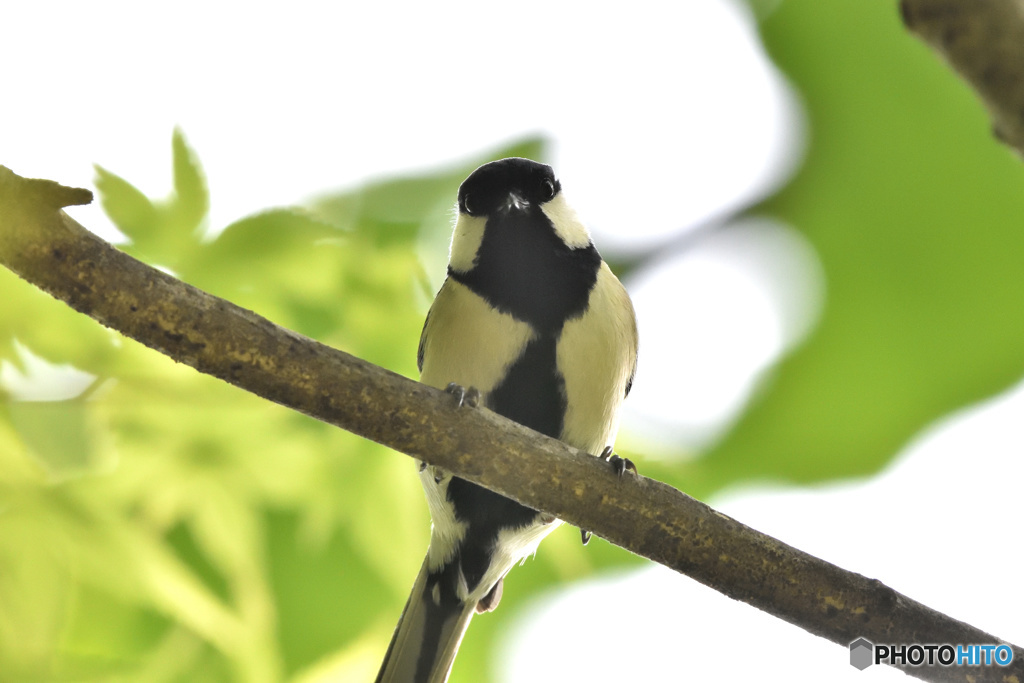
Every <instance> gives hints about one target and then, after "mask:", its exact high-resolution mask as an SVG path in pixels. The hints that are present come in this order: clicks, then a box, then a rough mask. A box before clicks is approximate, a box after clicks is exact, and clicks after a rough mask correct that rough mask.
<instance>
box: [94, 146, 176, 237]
mask: <svg viewBox="0 0 1024 683" xmlns="http://www.w3.org/2000/svg"><path fill="white" fill-rule="evenodd" d="M94 168H95V169H96V189H97V190H98V191H99V194H100V205H101V206H103V210H104V211H105V212H106V214H107V216H109V217H110V220H111V221H113V222H114V225H116V226H117V229H118V230H120V231H121V232H123V233H124V234H125V237H127V238H128V239H130V240H131V241H132V242H133V243H135V244H137V245H146V244H149V243H151V242H152V241H153V235H152V233H153V231H154V230H156V229H157V228H158V227H159V222H160V221H159V211H158V210H157V208H156V206H154V205H153V202H152V201H150V199H149V197H147V196H146V195H144V194H143V193H142V192H141V191H140V190H139V189H138V188H136V187H135V186H134V185H132V184H131V183H129V182H128V181H127V180H125V179H124V178H122V177H121V176H119V175H115V174H114V173H111V172H110V171H108V170H107V169H105V168H103V167H102V166H100V165H99V164H96V165H95V166H94Z"/></svg>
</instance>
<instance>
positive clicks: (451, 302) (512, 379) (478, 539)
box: [377, 158, 637, 683]
mask: <svg viewBox="0 0 1024 683" xmlns="http://www.w3.org/2000/svg"><path fill="white" fill-rule="evenodd" d="M636 358H637V328H636V317H635V315H634V313H633V305H632V303H631V302H630V300H629V295H628V294H627V293H626V290H625V288H624V287H623V286H622V284H621V283H620V282H619V280H618V279H617V278H616V277H615V275H614V274H612V271H611V270H610V269H609V268H608V266H607V264H605V262H604V261H603V260H602V259H601V256H600V254H598V252H597V249H595V248H594V244H593V242H592V241H591V239H590V235H589V233H588V232H587V230H586V228H585V227H584V226H583V224H582V223H581V222H580V220H579V218H578V217H577V215H576V213H575V211H573V210H572V209H571V208H570V207H569V205H568V204H567V203H566V201H565V196H564V195H563V194H562V186H561V184H560V183H559V181H558V180H557V179H556V178H555V175H554V172H553V171H552V169H551V167H550V166H546V165H544V164H540V163H537V162H534V161H530V160H527V159H518V158H513V159H502V160H500V161H494V162H491V163H488V164H484V165H483V166H481V167H480V168H478V169H476V170H475V171H474V172H473V173H472V174H470V176H469V177H468V178H467V179H466V180H465V181H464V182H463V183H462V185H461V186H460V187H459V194H458V218H457V219H456V222H455V230H454V234H453V236H452V242H451V250H450V258H449V263H448V277H447V279H446V280H445V282H444V284H443V285H442V287H441V289H440V291H439V292H438V293H437V297H436V298H435V299H434V303H433V305H432V306H431V307H430V311H429V312H428V313H427V318H426V321H425V322H424V325H423V332H422V334H421V336H420V343H419V352H418V365H419V369H420V379H421V381H422V382H424V383H426V384H428V385H431V386H434V387H437V388H447V389H449V391H453V392H455V393H457V394H458V395H459V402H460V403H461V402H462V400H463V399H464V398H465V399H468V401H469V402H470V403H479V404H480V405H483V406H485V407H487V408H489V409H490V410H493V411H495V412H496V413H499V414H501V415H504V416H505V417H507V418H509V419H511V420H515V421H516V422H519V423H520V424H523V425H525V426H527V427H530V428H532V429H535V430H537V431H538V432H541V433H543V434H547V435H548V436H551V437H554V438H557V439H561V440H562V441H564V442H565V443H567V444H569V445H571V446H575V447H576V448H578V449H580V450H582V451H585V452H588V453H592V454H602V455H603V457H605V458H609V456H610V454H611V445H612V442H613V441H614V439H615V434H616V431H617V430H618V423H619V407H620V406H621V405H622V401H623V399H624V398H625V397H626V395H627V394H628V393H629V389H630V386H631V385H632V382H633V375H634V373H635V371H636ZM467 392H468V393H467ZM615 462H617V463H619V472H620V473H621V467H622V463H624V462H625V461H623V460H621V459H618V458H617V457H616V458H615ZM419 470H420V479H421V481H422V483H423V489H424V491H425V492H426V497H427V505H428V507H429V508H430V516H431V521H432V527H431V534H430V546H429V548H428V550H427V557H426V559H425V560H424V562H423V567H422V568H421V569H420V573H419V575H418V577H417V578H416V584H415V585H414V586H413V589H412V594H411V595H410V597H409V601H408V602H407V603H406V606H405V610H404V612H403V613H402V616H401V619H400V620H399V623H398V626H397V628H396V629H395V634H394V636H393V637H392V639H391V644H390V645H389V647H388V651H387V654H386V655H385V658H384V663H383V664H382V665H381V669H380V673H379V674H378V676H377V681H378V683H382V682H384V681H388V682H392V683H394V682H400V683H428V682H429V683H443V682H444V681H446V680H447V679H448V674H449V673H450V671H451V667H452V663H453V662H454V659H455V654H456V652H457V651H458V648H459V643H460V642H461V641H462V636H463V634H464V633H465V631H466V628H467V626H468V625H469V620H470V619H471V618H472V616H473V614H474V613H476V612H489V611H491V610H493V609H494V608H495V607H497V605H498V601H499V600H500V598H501V592H502V579H503V578H504V576H505V574H506V573H507V572H508V571H509V569H511V568H512V566H513V565H515V564H516V563H520V562H522V561H524V560H525V559H526V558H527V557H528V556H529V555H531V554H533V553H534V552H535V551H536V549H537V545H538V544H539V543H540V542H541V540H543V539H544V537H545V536H547V535H548V534H549V533H551V532H552V531H553V530H554V529H555V528H556V527H557V526H558V525H559V524H561V520H558V519H556V518H554V517H553V516H552V515H547V514H544V513H541V512H538V511H537V510H534V509H531V508H529V507H526V506H523V505H520V504H519V503H517V502H515V501H513V500H510V499H508V498H505V497H503V496H501V495H499V494H497V493H493V492H491V491H489V490H487V489H484V488H482V487H480V486H477V485H476V484H473V483H470V482H468V481H465V480H464V479H460V478H459V477H455V476H452V475H451V474H450V473H448V472H445V471H444V470H442V469H440V468H438V467H434V466H431V465H427V464H426V463H420V467H419ZM588 537H589V536H588V534H587V532H584V541H586V540H587V538H588Z"/></svg>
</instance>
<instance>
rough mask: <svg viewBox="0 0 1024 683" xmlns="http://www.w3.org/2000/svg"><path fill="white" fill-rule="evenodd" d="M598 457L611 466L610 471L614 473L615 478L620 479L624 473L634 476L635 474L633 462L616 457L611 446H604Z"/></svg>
mask: <svg viewBox="0 0 1024 683" xmlns="http://www.w3.org/2000/svg"><path fill="white" fill-rule="evenodd" d="M598 457H599V458H601V459H602V460H604V461H605V462H607V463H609V464H611V466H612V471H614V472H615V474H616V476H619V477H621V476H622V475H623V474H625V473H626V472H632V473H633V474H634V475H635V474H637V471H636V465H634V464H633V461H632V460H630V459H629V458H620V457H619V456H617V455H616V454H615V452H614V451H613V450H612V447H611V446H605V447H604V450H603V451H601V455H599V456H598Z"/></svg>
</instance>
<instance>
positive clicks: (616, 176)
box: [0, 0, 1024, 682]
mask: <svg viewBox="0 0 1024 683" xmlns="http://www.w3.org/2000/svg"><path fill="white" fill-rule="evenodd" d="M595 7H596V6H595V5H593V4H588V5H585V4H583V3H558V4H556V3H550V2H544V1H536V2H534V1H532V0H525V1H522V2H518V3H515V4H514V5H491V4H488V3H480V2H464V3H457V2H436V3H418V4H413V3H408V4H393V3H368V2H361V3H341V2H332V3H327V2H324V3H289V4H288V6H287V9H285V7H284V6H283V5H280V4H275V5H269V4H268V5H260V4H247V5H242V4H238V5H232V4H221V5H213V4H211V3H206V2H204V3H188V2H178V3H173V4H172V3H159V4H157V3H128V2H124V3H102V2H101V3H66V4H61V5H60V11H59V12H57V11H54V8H53V6H52V5H50V4H46V3H17V4H16V5H12V6H10V7H5V8H4V10H3V16H2V18H0V64H3V65H4V69H3V80H2V83H3V87H2V89H0V97H3V101H2V102H0V105H2V106H0V163H3V164H4V165H6V166H8V167H9V168H11V169H12V170H14V171H15V172H17V173H19V174H21V175H25V176H38V177H46V178H53V179H57V180H59V181H61V182H62V183H64V184H66V185H75V186H90V185H91V183H92V179H93V171H92V166H91V165H92V164H93V163H99V164H101V165H103V166H104V167H106V168H108V169H110V170H112V171H114V172H115V173H118V174H120V175H123V176H124V177H126V178H128V179H130V180H131V181H132V182H134V183H136V184H137V185H138V186H140V187H141V188H142V189H143V191H145V192H147V193H148V194H151V195H152V194H156V195H160V194H163V193H165V192H166V191H168V189H169V177H168V176H169V172H168V169H169V140H170V132H171V129H172V127H173V126H175V125H180V126H181V127H182V128H183V130H184V131H185V133H186V135H187V136H188V138H189V140H190V142H191V143H192V145H193V146H194V147H195V148H196V149H197V150H198V152H199V154H200V157H201V159H202V161H203V164H204V166H205V169H206V173H207V176H208V179H209V184H210V186H211V190H212V202H213V203H212V218H211V223H212V226H213V227H214V228H217V227H223V226H224V225H226V224H227V223H228V222H230V221H232V220H234V219H237V218H239V217H241V216H243V215H245V214H247V213H251V212H254V211H257V210H260V209H265V208H267V207H270V206H275V205H282V204H289V203H294V202H297V201H300V200H302V199H303V198H305V197H307V196H309V195H311V194H314V193H316V192H317V191H320V190H324V189H333V188H337V187H339V186H346V185H354V184H357V183H359V182H361V181H363V180H365V179H367V178H371V177H379V176H384V175H388V174H392V173H397V172H405V171H409V170H412V169H428V168H431V167H435V166H437V165H439V164H444V163H447V162H455V161H461V160H464V159H465V158H467V157H470V156H473V155H477V154H479V153H481V152H482V151H484V150H487V149H493V148H494V147H496V146H497V145H499V144H501V143H504V142H508V141H511V140H514V139H517V138H519V137H521V136H524V135H529V134H536V133H542V134H544V135H545V136H547V137H548V138H549V139H551V140H553V141H554V143H555V147H554V159H553V161H554V164H555V167H556V171H557V172H558V173H559V175H560V177H561V179H562V182H563V187H564V188H565V191H566V193H567V195H568V196H569V198H570V199H571V200H572V202H573V203H574V205H575V206H576V208H577V209H578V210H579V212H580V213H581V214H582V215H583V217H584V218H585V220H587V222H588V223H589V224H590V225H591V226H592V228H593V229H594V232H595V239H596V241H597V243H598V246H599V247H601V246H602V245H604V246H605V247H630V246H637V245H638V244H651V243H654V241H655V240H657V239H658V238H659V236H667V235H671V234H675V233H676V232H677V231H678V230H680V229H681V228H684V227H686V226H690V225H694V224H697V223H699V222H701V221H707V220H713V219H715V218H716V217H720V216H723V215H725V214H727V213H728V212H729V210H730V209H732V208H735V207H737V206H741V205H742V204H744V203H745V202H748V201H750V200H751V199H752V198H756V197H758V196H761V195H763V194H764V193H766V192H769V191H770V190H771V188H772V187H774V186H776V185H777V184H779V183H781V182H783V181H784V180H785V177H786V174H787V173H788V172H789V171H790V170H791V169H792V167H793V165H794V164H795V163H797V162H798V160H799V154H800V140H801V136H802V125H803V124H802V119H801V114H800V110H799V106H798V104H797V103H796V102H797V100H796V98H795V97H794V95H793V94H792V93H791V92H790V91H789V90H788V88H787V86H786V85H785V83H784V82H783V79H782V78H781V77H780V76H779V74H778V73H777V72H776V71H775V70H774V68H773V67H772V66H771V65H770V64H769V63H768V62H767V61H766V59H765V57H764V56H763V53H762V51H761V48H760V46H759V43H758V41H757V37H756V33H755V31H754V28H753V24H752V21H751V18H750V17H749V16H748V14H747V12H746V11H745V9H744V8H743V7H740V6H739V5H738V3H735V2H732V1H731V0H706V1H705V2H701V3H648V2H642V1H641V2H631V3H629V5H628V8H627V7H625V6H621V5H620V6H619V8H618V9H615V10H613V11H604V12H602V11H598V10H596V9H595ZM584 9H585V11H581V10H584ZM111 16H116V17H119V20H118V21H117V22H112V21H110V19H109V17H111ZM752 113H756V115H752ZM74 214H75V215H76V216H77V217H78V218H79V219H80V220H81V221H82V222H83V223H85V224H86V225H89V226H91V227H94V228H99V229H100V231H104V230H105V228H104V226H108V225H109V224H108V223H107V222H106V220H105V218H104V217H103V216H102V214H101V213H100V211H99V209H98V208H97V207H95V206H93V207H85V208H81V209H76V210H75V211H74ZM106 234H110V233H109V230H108V231H107V232H106ZM629 286H630V289H631V291H632V294H633V297H634V300H635V302H636V307H637V311H638V315H639V318H640V326H641V336H642V340H643V366H642V370H644V371H642V373H641V375H640V376H639V377H638V379H637V384H636V388H635V390H634V393H633V396H632V397H631V399H630V401H629V403H630V408H629V413H628V415H627V416H626V419H625V425H626V429H627V430H628V431H632V432H636V433H644V434H655V435H665V436H668V437H671V438H674V439H677V440H682V441H683V442H685V443H689V444H691V445H693V446H694V447H699V446H700V445H704V444H707V443H709V442H710V441H711V440H713V439H714V438H715V437H716V435H718V434H720V433H721V432H722V430H723V429H726V428H727V427H728V425H729V423H730V420H731V419H733V418H734V417H735V415H736V413H737V411H739V410H740V409H741V408H742V406H743V403H744V401H745V400H746V399H747V397H748V396H749V393H750V392H751V391H752V389H753V388H754V387H755V386H756V383H757V381H758V378H759V377H760V375H761V373H762V372H763V371H764V370H765V369H766V368H767V367H768V366H770V364H771V362H772V361H773V359H775V358H777V357H778V355H779V353H781V352H783V351H784V350H785V349H786V348H788V347H790V346H791V345H792V344H794V343H797V342H799V340H800V339H801V338H803V337H804V335H805V334H806V333H807V332H808V331H809V330H810V329H813V325H814V322H815V318H816V315H817V313H818V311H819V310H820V307H821V306H822V305H823V304H822V302H823V301H827V282H826V279H825V275H824V274H823V273H821V271H820V267H819V265H818V263H817V260H816V258H815V256H814V253H813V250H811V248H810V247H809V246H808V245H807V244H806V243H805V242H804V241H803V240H802V239H801V238H800V237H799V235H798V233H796V232H795V231H793V230H792V229H790V228H788V227H787V226H784V225H771V226H764V225H761V226H753V225H747V226H745V227H743V228H742V229H741V230H736V231H730V237H728V238H725V237H715V238H713V239H709V240H706V241H704V242H703V243H702V244H701V246H699V247H698V248H696V249H693V250H692V251H688V252H687V253H686V254H685V255H684V256H681V257H678V258H675V259H669V260H666V261H665V262H664V263H663V264H662V265H661V266H660V267H658V268H656V269H652V270H651V271H650V272H647V273H645V274H644V275H643V276H642V277H639V278H637V279H636V280H635V281H632V282H630V283H629ZM666 297H670V300H671V302H672V305H673V307H674V310H675V311H677V312H678V313H677V314H676V315H673V316H667V315H664V314H663V311H664V310H665V306H666V302H667V299H666ZM723 311H724V312H726V314H725V315H723V314H722V312H723ZM651 369H656V370H653V371H652V370H651ZM1021 414H1024V391H1021V390H1017V391H1014V392H1011V393H1010V394H1008V395H1007V396H1005V397H1003V398H1001V399H998V400H995V401H993V402H991V403H990V404H986V405H985V406H981V407H978V408H976V409H971V410H968V411H965V413H964V414H962V415H959V416H955V417H953V418H950V419H948V420H946V421H944V422H943V423H942V424H941V425H936V426H935V427H934V428H932V429H930V430H928V431H927V433H925V434H922V435H921V436H920V438H919V439H918V440H917V441H916V442H915V444H913V445H912V446H911V447H910V448H908V449H907V451H906V452H905V453H904V454H903V455H902V456H901V457H900V459H899V461H898V462H897V464H896V465H894V466H893V467H892V468H891V469H890V471H889V472H887V473H886V474H885V475H883V476H880V477H878V478H875V479H872V480H870V481H867V482H857V483H848V484H843V485H837V486H832V487H828V488H823V489H820V490H815V491H808V490H758V491H737V492H733V493H732V494H730V495H727V496H720V497H719V498H718V499H716V500H712V501H710V502H711V503H712V504H714V505H716V506H718V507H719V508H720V509H722V510H723V511H724V512H726V513H728V514H731V515H733V516H735V517H737V518H738V519H740V520H741V521H744V522H746V523H748V524H751V525H752V526H754V527H755V528H758V529H760V530H762V531H765V532H767V533H770V534H773V535H775V536H777V537H779V538H781V539H783V540H785V541H787V542H789V543H791V544H793V545H796V546H797V547H799V548H801V549H803V550H806V551H808V552H810V553H812V554H815V555H819V556H821V557H823V558H825V559H828V560H830V561H833V562H835V563H837V564H839V565H841V566H843V567H846V568H849V569H853V570H856V571H859V572H861V573H863V574H866V575H868V576H873V577H877V578H879V579H881V580H883V581H884V582H886V583H888V584H889V585H891V586H893V587H895V588H897V589H899V590H902V591H904V592H906V593H907V594H909V595H910V596H911V597H913V598H915V599H918V600H921V601H923V602H925V603H926V604H928V605H930V606H932V607H934V608H936V609H939V610H941V611H945V612H948V613H949V614H952V615H953V616H956V617H958V618H961V619H963V620H966V621H968V622H971V623H973V624H975V625H977V626H979V627H981V628H983V629H986V630H988V631H990V632H994V633H996V634H998V635H1000V636H1001V637H1003V638H1006V639H1008V640H1010V641H1015V642H1018V643H1021V642H1024V620H1022V619H1021V618H1020V617H1019V615H1020V613H1021V611H1022V608H1024V602H1022V599H1021V597H1020V593H1019V591H1018V592H1016V594H1015V595H1012V596H1011V595H1009V593H1010V591H1011V586H1013V587H1016V585H1017V583H1018V581H1019V578H1020V577H1019V571H1013V570H1012V568H1011V566H1012V565H1013V564H1014V561H1013V560H1011V559H1010V557H1009V554H1010V552H1011V550H1010V546H1011V545H1012V544H1013V543H1014V539H1011V538H1009V536H1008V534H1007V532H1005V531H1003V530H1002V529H1001V528H1000V527H999V526H997V525H995V524H987V523H986V520H1004V519H1018V518H1019V503H1018V502H1017V501H1018V500H1019V493H1018V490H1017V489H1018V487H1017V486H1016V482H1019V481H1021V480H1022V475H1024V471H1022V469H1024V466H1022V464H1021V463H1022V458H1021V453H1022V446H1024V430H1022V428H1021V427H1020V426H1019V424H1020V420H1019V415H1021ZM947 492H948V493H947ZM954 495H955V501H956V503H955V505H953V504H952V503H951V501H952V500H953V498H952V497H953V496H954ZM958 507H960V508H962V507H968V508H970V510H971V515H972V516H973V517H975V518H976V519H978V520H979V524H978V526H977V527H976V528H972V529H970V530H969V533H964V532H963V531H962V530H961V531H957V532H945V531H944V530H943V528H942V527H941V526H939V525H935V524H934V523H929V524H920V523H919V522H920V521H921V520H922V519H928V520H934V519H936V518H937V517H938V518H945V517H948V519H949V520H950V522H951V523H954V522H958V520H959V519H960V515H959V514H958ZM943 516H945V517H943ZM954 528H957V529H961V527H960V526H959V525H957V526H955V527H954ZM880 530H881V531H880ZM1017 542H1018V543H1019V539H1018V540H1017ZM542 552H543V551H542ZM529 611H530V612H531V615H530V616H529V618H528V617H524V618H523V619H522V620H521V623H520V624H519V625H518V627H517V628H516V629H514V630H513V631H512V632H511V633H509V634H508V637H507V650H506V653H505V658H506V661H507V668H506V675H505V679H506V680H508V681H521V680H531V681H547V680H550V681H562V680H590V681H618V680H683V679H691V680H702V679H711V678H713V679H716V680H721V679H722V678H723V675H722V669H721V666H722V665H721V662H723V661H725V662H727V663H732V662H737V663H739V662H741V661H742V662H744V666H750V665H752V664H753V663H755V662H756V663H758V666H759V667H760V670H759V677H761V678H764V677H766V676H767V677H769V678H771V677H774V676H780V677H781V676H785V678H786V680H789V681H800V680H807V681H816V682H817V681H820V680H823V679H824V680H841V677H843V676H848V677H850V680H857V681H868V680H882V679H883V678H884V677H885V676H889V677H890V678H893V679H895V677H897V676H899V677H900V680H902V676H903V675H902V674H900V673H897V672H895V671H889V670H882V669H879V668H873V669H871V670H869V671H867V672H863V673H861V672H857V671H855V670H854V669H852V668H851V667H849V665H848V664H847V653H846V651H845V650H843V649H842V648H840V647H837V646H835V645H832V644H830V643H827V642H825V641H822V640H820V639H817V638H814V637H812V636H809V635H807V634H806V633H804V632H803V631H801V630H799V629H797V628H795V627H792V626H789V625H787V624H785V623H782V622H780V621H778V620H777V619H774V618H772V617H768V616H766V615H763V614H761V613H759V612H757V611H756V610H754V609H752V608H749V607H747V606H745V605H742V604H738V603H734V602H732V601H730V600H729V599H727V598H724V597H722V596H721V595H718V594H717V593H714V592H712V591H710V590H707V589H704V588H703V587H700V586H697V585H696V584H694V583H693V582H692V581H690V580H689V579H685V578H682V577H678V576H676V575H673V574H672V573H671V572H669V571H667V570H662V569H658V568H653V569H648V570H644V571H642V572H637V573H631V574H628V575H623V576H619V577H611V578H605V579H601V580H598V581H594V582H592V583H591V584H589V585H586V586H583V587H581V588H579V589H576V590H573V591H570V592H568V593H561V594H559V595H554V596H552V597H551V598H550V600H548V601H545V602H543V603H538V604H536V605H534V606H533V607H532V608H531V609H530V610H529ZM555 636H557V637H555ZM739 648H742V651H743V656H742V658H738V657H737V656H736V655H737V650H738V649H739ZM580 652H589V655H587V656H580V655H578V654H577V653H580ZM780 653H785V654H780ZM740 675H742V674H741V673H740V672H739V671H737V674H736V677H737V678H738V677H739V676H740ZM725 678H726V679H728V678H731V677H729V676H725Z"/></svg>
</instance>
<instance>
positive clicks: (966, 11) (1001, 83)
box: [900, 0, 1024, 155]
mask: <svg viewBox="0 0 1024 683" xmlns="http://www.w3.org/2000/svg"><path fill="white" fill-rule="evenodd" d="M900 12H901V14H902V16H903V23H904V24H906V26H907V28H908V29H910V31H911V32H913V33H915V34H917V36H918V37H919V38H920V39H921V40H923V41H924V42H926V43H928V44H929V45H931V46H932V47H933V48H934V49H935V50H936V51H938V53H939V54H941V55H942V56H943V57H944V58H945V60H946V61H947V62H949V64H950V66H952V67H953V68H954V69H955V70H956V71H957V73H959V74H960V76H962V77H963V78H964V79H965V80H966V81H967V82H968V83H970V84H971V86H972V87H973V88H974V89H975V90H976V91H977V93H978V96H979V97H980V98H981V101H982V102H983V103H984V104H985V106H986V107H987V108H988V111H989V115H990V116H991V118H992V129H993V132H994V133H995V135H996V137H998V138H999V139H1000V140H1002V141H1003V142H1005V143H1006V144H1007V145H1009V146H1010V147H1013V148H1014V149H1016V150H1017V152H1018V154H1021V155H1024V3H1022V2H1021V0H902V1H901V2H900Z"/></svg>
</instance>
